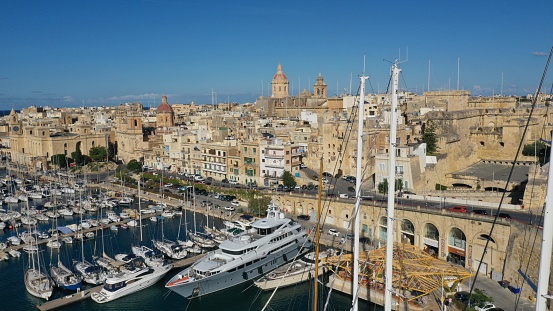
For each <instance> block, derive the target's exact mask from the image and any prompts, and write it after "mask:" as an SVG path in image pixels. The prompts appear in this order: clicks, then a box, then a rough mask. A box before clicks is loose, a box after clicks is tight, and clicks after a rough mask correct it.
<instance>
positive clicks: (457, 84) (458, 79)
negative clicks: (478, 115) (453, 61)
mask: <svg viewBox="0 0 553 311" xmlns="http://www.w3.org/2000/svg"><path fill="white" fill-rule="evenodd" d="M458 90H459V57H457V91H458Z"/></svg>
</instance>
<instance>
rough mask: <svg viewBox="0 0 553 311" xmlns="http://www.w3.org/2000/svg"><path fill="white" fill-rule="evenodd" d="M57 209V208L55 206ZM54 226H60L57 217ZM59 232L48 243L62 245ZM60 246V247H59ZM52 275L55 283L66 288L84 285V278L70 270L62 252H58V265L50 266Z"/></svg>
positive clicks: (71, 288) (78, 287)
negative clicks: (61, 254)
mask: <svg viewBox="0 0 553 311" xmlns="http://www.w3.org/2000/svg"><path fill="white" fill-rule="evenodd" d="M54 210H55V208H54ZM54 223H55V225H54V227H55V228H57V226H58V220H57V218H56V221H55V222H54ZM58 238H59V234H58V235H56V236H55V237H53V238H52V240H50V241H48V243H52V244H54V243H58V244H59V245H61V243H60V242H59V240H58ZM58 248H59V247H58ZM50 254H51V253H50ZM50 276H51V277H52V279H53V280H54V283H56V285H57V286H58V287H60V288H63V289H66V290H78V289H80V288H81V285H82V278H81V277H80V276H77V275H76V274H75V273H73V272H72V271H71V270H69V269H68V268H67V267H66V266H65V265H64V264H63V263H62V262H61V258H60V252H58V265H57V266H55V265H51V266H50Z"/></svg>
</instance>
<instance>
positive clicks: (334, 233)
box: [328, 229, 340, 236]
mask: <svg viewBox="0 0 553 311" xmlns="http://www.w3.org/2000/svg"><path fill="white" fill-rule="evenodd" d="M328 234H330V235H333V236H340V232H338V230H336V229H328Z"/></svg>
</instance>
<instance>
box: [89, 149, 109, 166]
mask: <svg viewBox="0 0 553 311" xmlns="http://www.w3.org/2000/svg"><path fill="white" fill-rule="evenodd" d="M88 155H89V156H90V158H91V159H92V161H95V162H100V161H105V160H106V157H107V155H108V151H107V149H106V147H102V146H100V147H92V148H90V150H89V151H88Z"/></svg>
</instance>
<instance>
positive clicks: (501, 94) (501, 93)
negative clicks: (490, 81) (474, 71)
mask: <svg viewBox="0 0 553 311" xmlns="http://www.w3.org/2000/svg"><path fill="white" fill-rule="evenodd" d="M499 95H500V96H503V72H502V73H501V92H500V93H499Z"/></svg>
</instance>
